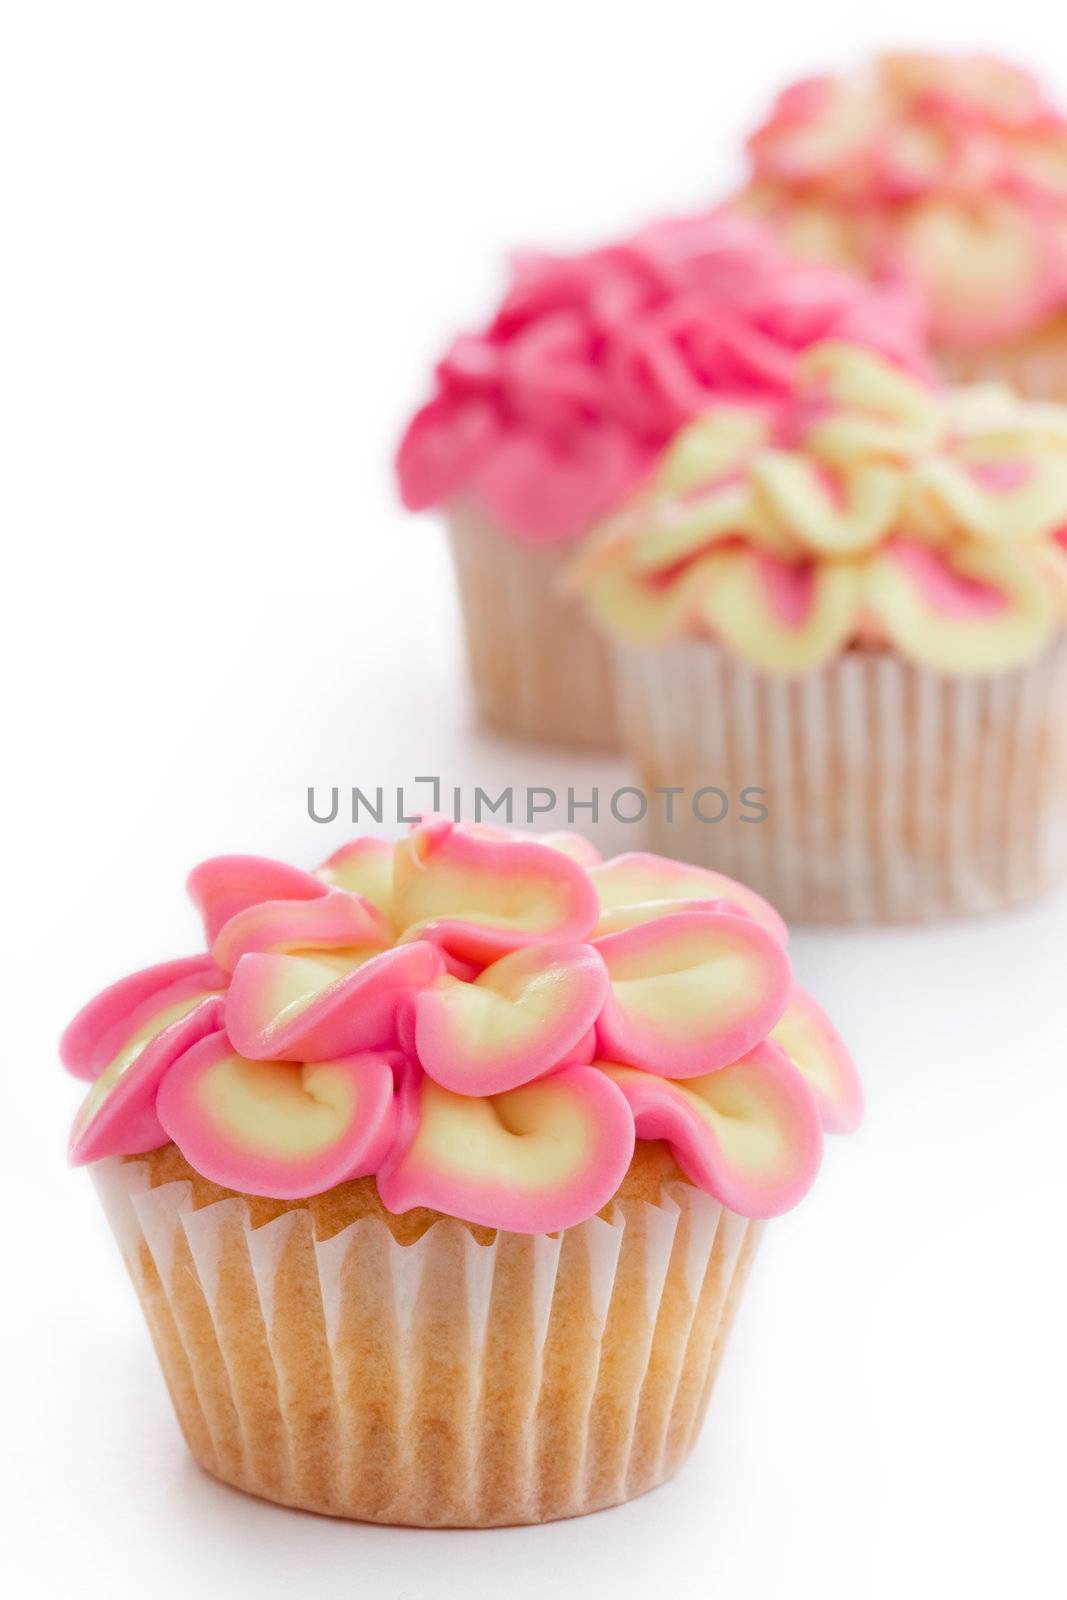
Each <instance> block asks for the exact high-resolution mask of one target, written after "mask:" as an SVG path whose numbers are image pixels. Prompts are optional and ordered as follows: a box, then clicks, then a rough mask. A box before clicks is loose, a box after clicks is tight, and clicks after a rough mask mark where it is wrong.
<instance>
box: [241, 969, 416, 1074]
mask: <svg viewBox="0 0 1067 1600" xmlns="http://www.w3.org/2000/svg"><path fill="white" fill-rule="evenodd" d="M324 956H325V952H323V953H321V954H320V956H319V957H318V958H313V957H308V956H275V955H257V954H253V955H247V956H242V957H241V959H240V961H239V962H238V963H237V966H236V968H235V969H234V974H233V978H232V980H231V982H230V987H229V991H228V993H227V996H226V1028H227V1031H228V1033H229V1035H230V1038H231V1039H232V1041H233V1044H234V1047H235V1048H236V1049H237V1050H238V1051H239V1052H240V1054H241V1055H245V1056H250V1057H252V1058H253V1059H255V1060H264V1061H267V1060H279V1061H317V1060H322V1059H324V1058H326V1057H330V1058H333V1057H337V1056H342V1055H353V1054H356V1053H358V1052H363V1051H367V1050H378V1049H385V1048H387V1047H389V1046H391V1045H393V1044H394V1043H395V1042H396V1037H397V1026H398V1015H399V1012H400V1010H401V1008H402V1007H403V1006H404V1005H405V1003H406V1002H407V1000H408V999H409V997H410V995H411V994H412V992H413V991H417V990H418V989H421V988H424V987H425V986H426V985H428V984H430V983H433V982H434V981H435V979H437V978H438V977H439V976H440V974H441V973H442V971H443V970H444V961H443V960H442V957H441V953H440V951H438V950H437V949H436V948H435V947H434V946H433V945H432V944H427V943H426V942H425V941H422V940H420V941H418V942H415V943H412V944H408V945H397V946H396V947H395V948H394V949H392V950H385V951H380V952H375V953H374V954H372V955H369V956H368V957H367V958H366V959H365V960H362V961H360V962H359V964H358V965H355V966H352V967H350V968H348V969H347V970H345V969H344V968H342V969H340V970H339V968H338V967H337V966H336V965H333V964H331V963H330V962H329V961H328V960H326V959H324Z"/></svg>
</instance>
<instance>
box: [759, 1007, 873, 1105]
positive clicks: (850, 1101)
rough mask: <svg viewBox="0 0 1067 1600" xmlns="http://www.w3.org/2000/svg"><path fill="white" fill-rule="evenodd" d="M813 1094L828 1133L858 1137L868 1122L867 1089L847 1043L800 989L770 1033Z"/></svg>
mask: <svg viewBox="0 0 1067 1600" xmlns="http://www.w3.org/2000/svg"><path fill="white" fill-rule="evenodd" d="M770 1037H771V1039H773V1040H774V1042H775V1044H777V1045H779V1046H780V1047H781V1048H782V1049H783V1050H784V1051H785V1053H786V1055H787V1056H788V1057H789V1059H790V1061H791V1062H792V1064H793V1066H794V1067H796V1069H797V1071H798V1072H799V1073H801V1074H802V1075H803V1077H804V1079H805V1080H806V1082H807V1085H808V1088H809V1089H810V1090H811V1092H812V1094H813V1096H814V1098H815V1104H816V1107H817V1109H818V1112H819V1118H820V1121H821V1122H822V1125H823V1128H824V1129H825V1130H826V1132H827V1133H854V1132H855V1130H856V1129H857V1128H858V1127H859V1125H860V1122H861V1120H862V1117H863V1089H862V1087H861V1085H860V1080H859V1074H858V1073H857V1071H856V1068H855V1065H854V1063H853V1060H852V1057H851V1056H850V1055H849V1053H848V1050H847V1048H846V1047H845V1043H844V1041H843V1040H842V1038H841V1035H840V1034H839V1033H838V1031H837V1029H836V1028H835V1027H834V1025H833V1023H832V1022H831V1021H830V1019H829V1017H828V1016H827V1015H826V1012H825V1011H823V1009H822V1007H821V1006H820V1005H819V1004H818V1003H817V1002H816V1001H815V1000H813V999H812V997H811V995H810V994H808V993H807V992H806V991H805V990H804V989H801V988H799V987H797V988H794V990H793V992H792V994H791V995H790V997H789V1004H788V1005H787V1006H786V1008H785V1011H784V1012H783V1013H782V1015H781V1017H779V1019H778V1021H777V1022H776V1023H775V1025H774V1027H773V1028H772V1029H771V1032H770Z"/></svg>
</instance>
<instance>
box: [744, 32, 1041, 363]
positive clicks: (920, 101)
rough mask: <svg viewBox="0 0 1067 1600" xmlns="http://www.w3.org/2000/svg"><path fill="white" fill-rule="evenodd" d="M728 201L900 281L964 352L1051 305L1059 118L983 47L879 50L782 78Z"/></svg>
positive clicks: (841, 259) (800, 239) (938, 331)
mask: <svg viewBox="0 0 1067 1600" xmlns="http://www.w3.org/2000/svg"><path fill="white" fill-rule="evenodd" d="M749 152H750V155H751V161H752V175H751V179H750V182H749V184H748V187H747V189H746V190H745V192H744V194H743V195H742V197H741V206H742V208H743V210H744V211H746V212H748V213H749V214H752V215H756V216H759V217H761V218H763V219H764V220H767V221H769V222H770V223H771V224H773V226H774V227H775V228H776V229H777V230H778V231H779V233H780V235H781V236H782V238H783V239H784V241H785V242H786V244H787V245H788V246H789V247H790V248H791V249H793V250H796V251H797V252H798V253H799V254H801V255H803V256H804V257H806V258H807V259H812V260H816V261H823V262H829V263H833V264H835V265H838V266H843V267H849V268H851V269H854V270H856V271H858V272H861V273H863V274H865V275H869V276H873V277H876V278H882V279H901V280H903V281H906V282H910V283H912V284H914V285H915V286H916V287H917V288H918V289H919V290H921V292H922V293H923V295H924V297H925V299H926V301H927V304H928V307H929V312H930V323H931V333H932V335H933V337H934V339H935V340H936V341H937V342H939V343H941V344H942V345H944V346H946V347H957V348H968V347H975V346H980V345H985V344H990V343H996V342H997V341H1000V340H1003V339H1007V338H1010V337H1012V336H1014V335H1016V334H1019V333H1022V332H1026V331H1029V330H1030V329H1032V328H1034V327H1035V326H1037V325H1039V324H1040V323H1041V322H1043V321H1044V320H1045V319H1046V318H1048V317H1049V316H1051V315H1053V314H1054V313H1057V312H1059V311H1060V310H1062V309H1063V308H1064V307H1065V306H1067V118H1065V117H1064V116H1063V114H1062V113H1061V112H1060V111H1058V110H1057V109H1056V108H1055V107H1054V106H1053V105H1052V104H1050V102H1049V100H1048V99H1047V98H1046V96H1045V94H1044V93H1043V91H1042V89H1041V87H1040V86H1039V84H1038V83H1037V82H1036V81H1035V79H1034V78H1033V77H1031V75H1030V74H1029V73H1027V72H1024V71H1022V70H1021V69H1020V68H1018V67H1015V66H1012V65H1010V64H1009V63H1007V62H1002V61H998V60H994V59H992V58H990V57H988V56H956V55H934V54H922V53H911V54H893V55H885V56H882V57H880V58H879V59H878V60H877V61H875V62H874V63H873V65H871V66H870V67H868V68H865V69H864V70H862V71H858V72H855V73H852V74H847V75H844V76H841V77H832V76H819V77H811V78H806V79H803V80H802V81H800V82H798V83H794V84H792V85H791V86H790V87H789V88H787V89H786V90H785V91H784V92H783V93H782V94H780V95H779V97H778V99H777V100H776V102H775V104H774V106H773V108H772V110H771V112H770V115H769V116H768V117H767V119H766V121H765V122H764V123H763V124H762V125H761V126H760V127H759V128H758V129H757V130H756V132H755V133H754V134H753V135H752V137H751V139H750V140H749Z"/></svg>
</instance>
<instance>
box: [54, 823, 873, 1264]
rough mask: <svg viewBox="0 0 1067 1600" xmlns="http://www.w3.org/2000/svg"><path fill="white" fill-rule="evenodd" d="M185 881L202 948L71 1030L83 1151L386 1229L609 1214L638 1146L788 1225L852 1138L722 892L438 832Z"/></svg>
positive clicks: (650, 861) (678, 871) (791, 1011)
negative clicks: (366, 1193)
mask: <svg viewBox="0 0 1067 1600" xmlns="http://www.w3.org/2000/svg"><path fill="white" fill-rule="evenodd" d="M189 887H190V892H191V894H192V897H193V900H194V901H195V903H196V904H197V906H198V907H199V910H200V912H201V915H202V917H203V922H204V929H205V935H206V940H207V946H208V949H207V952H206V953H205V954H203V955H198V956H191V957H188V958H185V959H183V960H180V961H173V962H168V963H165V964H164V965H162V966H156V967H151V968H149V969H148V970H147V971H144V972H139V973H137V974H135V975H134V976H133V977H131V978H127V979H125V980H123V981H122V982H121V983H118V984H116V985H114V986H113V987H112V988H110V989H107V990H105V992H104V993H103V994H101V995H99V996H98V997H97V998H96V999H95V1000H93V1001H91V1002H90V1004H89V1005H88V1006H87V1007H86V1008H85V1009H84V1010H83V1011H82V1012H81V1013H80V1015H79V1016H78V1017H77V1018H75V1020H74V1022H73V1023H71V1025H70V1027H69V1028H68V1030H67V1032H66V1034H65V1035H64V1038H63V1041H62V1046H61V1052H62V1056H63V1060H64V1062H65V1064H66V1066H67V1067H68V1068H69V1069H70V1070H71V1071H72V1072H73V1073H75V1074H76V1075H77V1076H79V1077H82V1078H86V1079H89V1080H90V1088H89V1091H88V1095H87V1097H86V1099H85V1102H84V1104H83V1106H82V1108H81V1110H80V1111H79V1113H78V1116H77V1118H76V1120H75V1124H74V1130H73V1134H72V1139H71V1156H72V1159H73V1160H74V1161H75V1162H87V1161H95V1160H98V1159H100V1158H102V1157H104V1156H111V1155H133V1154H138V1153H141V1152H144V1151H147V1150H152V1149H155V1148H157V1147H159V1146H161V1145H164V1144H166V1143H168V1142H170V1141H173V1142H174V1143H175V1144H176V1145H177V1146H178V1147H179V1149H180V1150H181V1151H182V1153H183V1154H184V1155H185V1157H186V1159H187V1160H188V1161H189V1162H190V1163H191V1164H192V1165H193V1166H194V1167H195V1168H196V1169H197V1170H198V1171H200V1172H201V1173H203V1174H204V1175H205V1176H206V1177H208V1178H211V1179H213V1180H214V1181H215V1182H217V1183H220V1184H223V1185H226V1186H228V1187H231V1188H234V1189H237V1190H241V1191H243V1192H245V1193H252V1194H263V1195H270V1196H274V1197H276V1198H279V1199H288V1198H294V1197H300V1196H306V1195H311V1194H316V1193H321V1192H323V1191H324V1190H326V1189H327V1188H329V1187H331V1186H332V1185H334V1184H336V1183H338V1182H340V1181H343V1180H344V1179H347V1178H354V1177H360V1176H366V1175H368V1174H374V1175H375V1177H376V1181H377V1186H378V1190H379V1192H380V1195H381V1198H382V1200H383V1202H384V1204H385V1205H386V1206H387V1207H388V1208H389V1209H390V1210H392V1211H394V1212H404V1211H408V1210H411V1209H412V1208H413V1207H415V1206H431V1207H435V1208H437V1209H438V1210H441V1211H443V1212H446V1213H448V1214H450V1215H452V1216H456V1217H460V1218H462V1219H464V1220H467V1221H469V1222H474V1223H481V1224H484V1225H486V1226H489V1227H499V1228H506V1229H509V1230H513V1231H518V1232H524V1233H540V1232H545V1231H552V1230H555V1229H557V1228H562V1227H567V1226H569V1225H571V1224H572V1223H577V1222H580V1221H582V1220H584V1219H585V1218H587V1217H589V1216H592V1215H593V1214H594V1213H595V1212H597V1211H598V1210H599V1209H600V1208H601V1207H602V1206H604V1205H605V1204H606V1203H607V1202H608V1201H609V1200H610V1199H611V1197H612V1196H613V1194H614V1193H615V1191H616V1190H617V1188H618V1186H619V1183H620V1181H621V1179H622V1177H623V1175H624V1173H625V1172H626V1169H627V1167H628V1165H629V1163H630V1159H631V1157H632V1154H633V1150H634V1142H635V1139H662V1140H665V1141H667V1143H668V1144H669V1145H670V1146H671V1148H672V1149H673V1151H674V1154H675V1158H676V1160H677V1161H678V1164H679V1166H680V1167H681V1168H682V1169H683V1171H684V1172H685V1173H686V1174H687V1176H688V1177H690V1178H691V1180H692V1181H693V1183H695V1184H698V1185H699V1186H701V1187H702V1188H704V1189H706V1190H707V1191H708V1192H709V1193H710V1194H712V1195H714V1196H716V1197H717V1198H718V1199H719V1200H720V1201H722V1203H723V1204H725V1205H727V1206H729V1207H731V1208H732V1209H733V1210H735V1211H738V1212H740V1213H743V1214H745V1215H748V1216H753V1217H762V1216H769V1215H772V1214H774V1213H776V1212H779V1211H783V1210H785V1209H786V1208H787V1207H789V1206H791V1205H793V1204H794V1203H795V1202H796V1201H797V1200H799V1199H800V1197H801V1196H802V1195H803V1194H804V1192H805V1191H806V1190H807V1188H808V1187H809V1185H810V1184H811V1182H812V1181H813V1179H814V1177H815V1173H816V1169H817V1167H818V1165H819V1159H820V1153H821V1145H822V1130H823V1129H824V1128H826V1129H829V1130H831V1131H842V1132H843V1131H846V1130H848V1129H851V1128H852V1127H854V1126H855V1124H856V1123H857V1121H858V1119H859V1115H860V1091H859V1086H858V1082H857V1079H856V1076H855V1071H854V1069H853V1066H852V1063H851V1061H850V1059H849V1056H848V1053H847V1051H846V1050H845V1048H844V1046H843V1045H842V1043H841V1041H840V1039H839V1038H838V1036H837V1034H836V1033H835V1032H834V1029H833V1027H832V1026H831V1024H830V1023H829V1022H828V1020H827V1019H826V1017H825V1016H824V1015H823V1013H822V1012H821V1011H820V1010H819V1008H818V1006H817V1005H816V1004H815V1002H814V1001H813V1000H812V999H811V998H810V996H808V995H807V994H805V993H804V992H803V991H802V990H800V989H799V988H797V987H796V985H795V984H794V982H793V976H792V971H791V967H790V962H789V957H788V954H787V951H786V943H785V939H786V935H785V929H784V926H783V924H782V922H781V920H780V918H779V917H778V916H777V915H776V913H775V912H774V911H773V910H772V909H771V907H770V906H769V905H767V904H766V903H765V902H764V901H763V900H761V899H760V898H759V897H758V896H757V895H755V894H754V893H752V892H751V891H750V890H748V889H746V888H744V887H743V886H742V885H740V884H737V883H734V882H733V881H732V880H730V879H729V878H724V877H722V876H720V875H719V874H717V873H714V872H707V871H703V870H701V869H698V868H691V867H684V866H680V865H679V864H678V863H676V862H672V861H666V860H661V859H660V858H658V857H656V856H650V855H639V854H634V855H623V856H618V857H616V858H615V859H614V860H611V861H607V862H603V863H601V862H600V861H599V858H598V857H597V855H596V852H595V851H594V850H592V848H591V847H590V846H589V845H588V844H587V843H586V842H585V841H584V840H582V839H581V838H579V837H578V836H577V835H570V834H561V835H544V836H542V837H541V838H540V839H536V840H535V839H534V838H532V837H523V836H522V835H520V834H517V833H514V832H512V831H511V830H505V829H501V828H496V827H491V828H490V827H482V826H480V825H475V826H459V825H456V824H454V823H453V822H451V821H447V820H443V819H439V818H429V819H427V820H425V821H423V822H421V823H419V824H418V825H416V826H415V827H414V829H413V830H412V832H411V834H410V835H409V836H408V837H407V838H406V839H404V840H403V841H402V842H401V843H399V844H397V845H392V844H390V843H387V842H384V841H382V840H378V839H357V840H355V841H354V842H352V843H351V844H349V845H346V846H345V847H344V848H342V849H341V850H339V851H337V853H336V854H335V855H333V856H331V857H330V859H329V860H328V861H327V862H326V863H325V865H324V866H322V867H320V868H319V869H318V870H317V871H316V872H314V873H305V872H300V871H297V870H295V869H293V868H290V867H286V866H283V865H281V864H279V863H277V862H272V861H267V860H262V859H260V858H258V857H250V856H225V857H220V858H217V859H215V860H211V861H206V862H204V863H203V865H201V866H199V867H197V869H196V870H195V871H194V872H193V874H192V876H191V878H190V880H189Z"/></svg>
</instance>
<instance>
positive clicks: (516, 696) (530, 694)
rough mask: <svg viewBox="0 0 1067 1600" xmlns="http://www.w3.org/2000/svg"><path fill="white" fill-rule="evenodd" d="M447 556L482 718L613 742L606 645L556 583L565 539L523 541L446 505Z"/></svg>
mask: <svg viewBox="0 0 1067 1600" xmlns="http://www.w3.org/2000/svg"><path fill="white" fill-rule="evenodd" d="M449 532H450V534H451V539H452V556H453V561H454V564H455V569H456V578H457V581H458V584H459V594H460V602H461V605H462V610H463V623H464V630H465V632H466V638H467V655H468V659H469V662H470V670H471V677H472V679H473V682H474V691H475V696H476V699H477V702H478V708H479V711H480V714H481V716H482V718H483V719H484V720H485V721H486V722H487V723H488V724H489V725H490V726H491V727H493V728H496V729H497V730H498V731H500V732H502V733H506V734H511V735H513V736H515V737H518V738H524V739H537V740H542V741H545V742H547V743H554V744H567V745H576V746H588V747H590V748H596V747H599V748H602V749H617V748H618V726H617V717H616V709H615V686H614V680H613V676H612V666H611V652H610V648H609V646H608V645H607V644H606V643H605V641H604V640H603V639H602V638H601V637H600V635H599V634H597V633H596V632H595V631H594V630H593V628H592V627H591V625H590V623H589V622H588V620H587V619H586V617H585V615H584V614H583V612H582V610H581V608H580V607H579V606H578V605H577V604H576V603H575V602H574V601H573V600H568V599H567V597H566V596H564V595H561V594H560V592H559V577H560V572H561V570H562V569H563V567H564V566H565V564H566V563H567V562H568V561H569V560H570V557H571V555H572V552H573V546H572V545H571V544H521V543H519V542H518V541H516V540H515V539H512V538H509V537H508V536H507V534H505V533H502V532H501V531H500V529H499V528H497V527H496V525H495V524H494V523H492V522H491V521H490V520H489V519H488V518H487V517H485V516H484V514H482V513H480V512H479V511H478V510H477V509H476V508H475V507H472V506H469V505H465V506H462V507H456V508H454V509H453V511H452V514H451V516H450V518H449Z"/></svg>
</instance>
